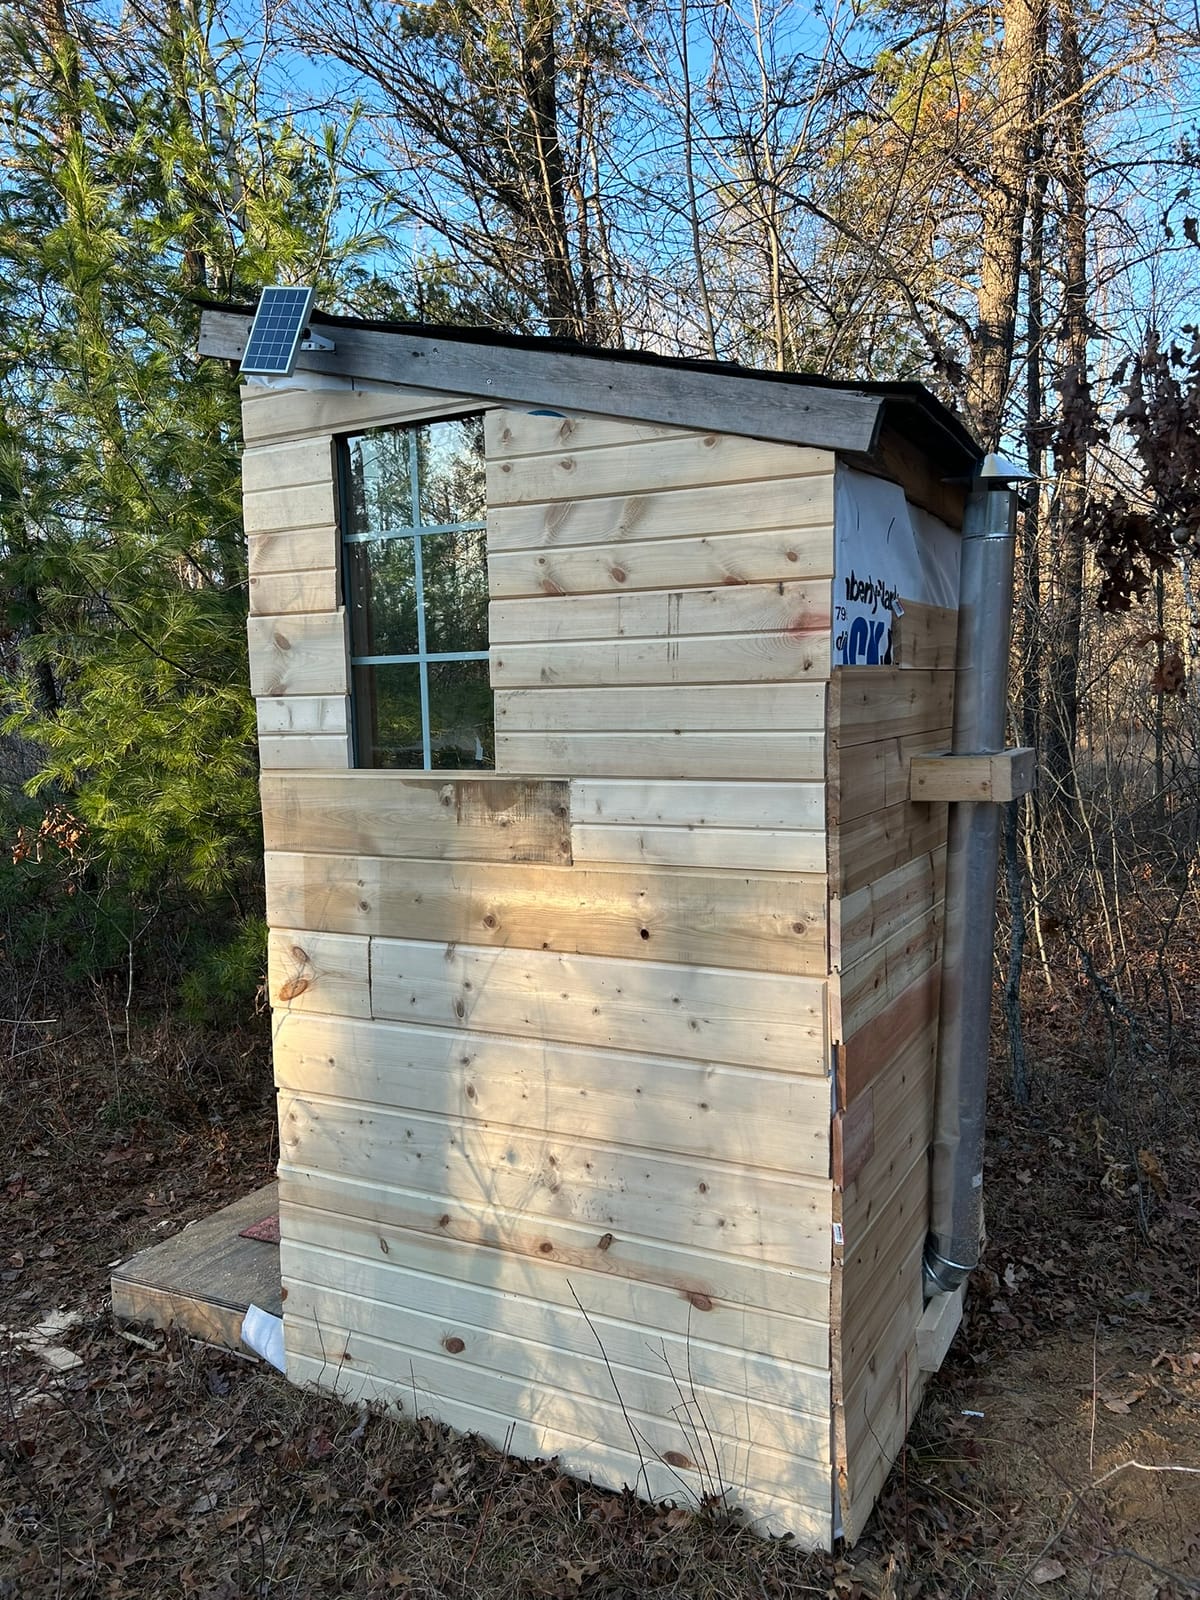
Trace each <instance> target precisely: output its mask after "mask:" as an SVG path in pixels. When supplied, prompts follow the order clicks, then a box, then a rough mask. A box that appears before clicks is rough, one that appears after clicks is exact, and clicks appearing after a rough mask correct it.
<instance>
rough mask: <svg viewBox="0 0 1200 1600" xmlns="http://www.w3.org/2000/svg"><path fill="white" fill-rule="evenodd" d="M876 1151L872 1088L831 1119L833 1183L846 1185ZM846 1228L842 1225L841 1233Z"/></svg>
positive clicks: (837, 1186)
mask: <svg viewBox="0 0 1200 1600" xmlns="http://www.w3.org/2000/svg"><path fill="white" fill-rule="evenodd" d="M874 1154H875V1096H874V1093H873V1092H872V1090H871V1089H868V1090H867V1091H866V1093H865V1094H860V1095H859V1097H858V1099H857V1100H852V1101H851V1102H850V1104H849V1105H848V1106H847V1107H846V1109H845V1110H844V1111H839V1112H837V1113H836V1115H835V1116H834V1119H833V1184H834V1188H836V1189H845V1188H846V1187H847V1186H848V1185H849V1184H852V1183H853V1182H854V1180H855V1179H856V1178H857V1177H858V1175H859V1173H860V1172H861V1171H862V1169H863V1168H864V1167H865V1166H866V1164H867V1163H868V1161H870V1159H871V1157H872V1156H873V1155H874ZM844 1232H845V1229H844V1225H843V1234H844Z"/></svg>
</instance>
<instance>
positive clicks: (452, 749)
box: [429, 661, 496, 767]
mask: <svg viewBox="0 0 1200 1600" xmlns="http://www.w3.org/2000/svg"><path fill="white" fill-rule="evenodd" d="M429 741H430V748H431V760H432V764H433V766H434V767H492V766H495V764H496V737H495V729H494V726H493V711H492V688H491V684H490V683H489V682H488V664H487V662H486V661H431V662H430V663H429Z"/></svg>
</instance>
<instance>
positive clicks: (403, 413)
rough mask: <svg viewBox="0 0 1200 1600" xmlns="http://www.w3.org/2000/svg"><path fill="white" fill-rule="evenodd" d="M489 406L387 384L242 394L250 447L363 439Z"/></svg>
mask: <svg viewBox="0 0 1200 1600" xmlns="http://www.w3.org/2000/svg"><path fill="white" fill-rule="evenodd" d="M485 404H486V402H485V401H480V400H464V399H463V397H462V396H461V395H450V394H439V393H437V392H436V391H434V390H427V389H426V390H415V389H404V388H401V387H399V386H391V385H383V384H361V383H353V384H352V383H332V382H326V383H325V384H323V385H321V386H320V387H314V386H309V387H304V388H299V387H297V388H294V389H283V390H276V389H266V388H263V387H261V386H259V385H252V384H247V385H246V386H245V387H244V388H243V390H242V436H243V438H244V439H245V441H246V443H247V445H271V444H282V445H284V446H289V445H291V444H292V443H293V442H294V441H296V440H300V439H309V438H311V437H312V436H314V435H317V436H319V435H321V434H330V433H360V432H362V431H363V429H365V428H374V427H380V426H383V425H385V424H388V423H394V422H415V421H419V420H421V419H423V418H425V417H437V416H453V415H458V414H461V413H462V412H463V411H480V410H482V409H483V407H484V405H485Z"/></svg>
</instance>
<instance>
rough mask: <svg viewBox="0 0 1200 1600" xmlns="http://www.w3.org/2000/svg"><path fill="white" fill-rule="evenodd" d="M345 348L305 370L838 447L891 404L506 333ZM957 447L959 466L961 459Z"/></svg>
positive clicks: (214, 328) (346, 336)
mask: <svg viewBox="0 0 1200 1600" xmlns="http://www.w3.org/2000/svg"><path fill="white" fill-rule="evenodd" d="M250 321H251V319H250V317H249V315H243V314H242V313H238V312H228V311H205V312H204V313H203V314H202V317H201V326H200V344H199V348H200V352H201V354H202V355H209V356H216V357H218V358H221V359H225V360H240V359H241V357H242V354H243V353H244V351H245V347H246V339H247V337H248V334H249V329H250ZM333 335H336V345H337V348H336V349H335V350H333V351H330V352H322V351H305V352H302V353H301V355H300V358H299V365H300V368H301V370H303V371H312V372H321V373H329V374H331V375H333V376H345V375H346V374H351V373H352V374H353V375H354V376H355V377H356V378H368V379H374V380H380V381H383V382H391V383H395V382H400V383H404V384H409V385H411V384H412V383H413V382H414V381H415V378H416V376H417V375H419V376H420V377H421V379H422V380H423V381H424V382H425V383H426V384H427V385H428V387H430V388H434V387H436V388H438V389H441V390H443V391H449V392H452V393H461V394H468V393H472V392H473V393H475V394H477V395H481V396H483V397H484V398H486V399H488V400H495V401H505V402H508V403H510V404H514V405H521V406H526V405H528V406H538V407H548V408H558V407H560V406H561V407H570V408H571V409H572V410H577V411H585V412H589V413H592V412H595V413H598V414H599V415H601V416H624V417H635V418H639V419H641V418H645V419H646V420H649V421H654V422H670V423H682V424H684V425H686V426H690V427H700V428H727V429H728V428H739V429H741V430H742V431H744V432H746V433H751V434H756V435H761V436H762V437H763V438H766V439H788V440H791V439H795V440H800V441H803V442H804V443H806V444H812V445H821V446H824V447H827V448H829V449H831V450H861V451H868V452H869V451H871V450H872V449H873V448H874V446H875V442H876V437H877V434H878V432H879V428H880V423H881V419H882V413H883V408H884V400H883V398H882V397H881V396H878V395H867V394H863V393H862V392H861V391H858V390H855V389H853V388H840V387H839V388H835V387H832V386H829V387H825V386H818V385H816V384H805V383H804V382H802V381H799V382H798V381H795V380H793V381H788V380H786V379H781V378H778V377H775V376H774V375H758V374H750V373H746V372H744V371H742V370H741V369H738V368H734V367H730V368H723V369H715V370H706V369H704V368H701V367H699V366H697V365H696V364H694V363H688V362H684V361H678V362H666V361H664V362H656V361H654V360H653V359H650V360H645V359H642V360H638V359H636V358H634V359H632V360H631V359H630V358H628V357H622V356H619V355H614V354H613V353H611V352H609V353H604V354H596V355H583V354H577V353H574V352H566V351H563V350H555V349H552V348H547V347H546V346H545V345H541V346H538V345H522V344H515V343H509V342H507V341H503V340H498V339H496V338H495V336H494V335H491V334H488V333H483V334H480V335H475V336H471V335H468V336H466V337H459V338H455V337H449V338H448V337H446V336H445V334H444V333H441V332H437V331H432V330H431V331H429V332H425V331H421V332H407V331H401V330H393V329H390V328H386V327H378V326H377V327H352V326H347V325H346V324H337V325H336V327H335V328H334V329H333V334H331V336H333ZM958 454H965V452H958V453H956V460H955V466H956V467H957V466H958V459H957V456H958Z"/></svg>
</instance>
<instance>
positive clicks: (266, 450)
mask: <svg viewBox="0 0 1200 1600" xmlns="http://www.w3.org/2000/svg"><path fill="white" fill-rule="evenodd" d="M333 472H334V466H333V440H332V438H331V437H330V436H329V434H324V435H319V436H317V437H316V438H310V439H304V440H301V441H299V442H298V443H292V442H289V443H287V444H275V445H267V446H265V447H263V448H260V449H249V450H246V451H244V452H243V454H242V489H243V491H244V492H245V493H247V494H254V493H258V492H260V491H261V490H264V489H289V488H297V487H299V486H300V485H301V484H309V483H324V482H325V481H326V480H327V479H329V480H332V478H333Z"/></svg>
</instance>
